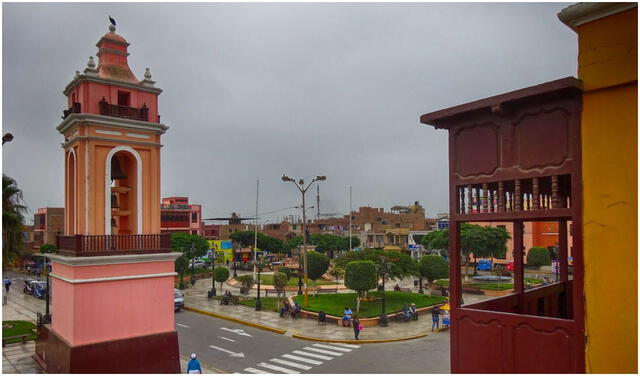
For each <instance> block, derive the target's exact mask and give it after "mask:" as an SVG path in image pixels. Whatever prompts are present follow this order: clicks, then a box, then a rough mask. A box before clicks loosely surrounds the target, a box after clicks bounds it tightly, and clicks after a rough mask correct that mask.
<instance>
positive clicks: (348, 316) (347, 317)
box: [342, 307, 353, 327]
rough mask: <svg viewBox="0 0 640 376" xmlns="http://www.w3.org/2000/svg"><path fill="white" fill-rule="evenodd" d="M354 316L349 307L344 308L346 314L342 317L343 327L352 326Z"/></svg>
mask: <svg viewBox="0 0 640 376" xmlns="http://www.w3.org/2000/svg"><path fill="white" fill-rule="evenodd" d="M352 314H353V312H352V311H351V310H350V309H349V307H344V314H343V315H342V327H345V326H346V327H349V326H351V315H352ZM345 322H346V323H347V325H345V324H344V323H345Z"/></svg>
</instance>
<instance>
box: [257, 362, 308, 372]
mask: <svg viewBox="0 0 640 376" xmlns="http://www.w3.org/2000/svg"><path fill="white" fill-rule="evenodd" d="M258 367H262V368H269V369H272V370H274V371H280V372H284V373H300V372H298V371H294V370H290V369H289V368H284V367H278V366H274V365H273V364H269V363H265V362H262V363H260V364H258Z"/></svg>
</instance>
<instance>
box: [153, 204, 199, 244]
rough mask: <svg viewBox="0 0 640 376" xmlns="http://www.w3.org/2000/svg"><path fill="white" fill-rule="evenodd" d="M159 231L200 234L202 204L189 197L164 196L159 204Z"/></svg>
mask: <svg viewBox="0 0 640 376" xmlns="http://www.w3.org/2000/svg"><path fill="white" fill-rule="evenodd" d="M160 231H161V232H163V233H167V232H170V233H175V232H182V233H186V234H196V235H202V234H203V233H202V206H201V205H196V204H189V197H166V198H163V199H162V204H160Z"/></svg>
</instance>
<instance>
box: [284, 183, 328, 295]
mask: <svg viewBox="0 0 640 376" xmlns="http://www.w3.org/2000/svg"><path fill="white" fill-rule="evenodd" d="M325 180H327V177H326V176H316V177H315V179H313V180H311V183H309V184H307V186H306V187H305V185H304V180H303V179H300V180H299V181H298V182H296V181H295V180H294V179H292V178H290V177H288V176H287V175H284V174H283V175H282V181H284V182H289V181H290V182H292V183H293V184H294V185H295V186H296V188H298V190H299V191H300V193H301V194H302V244H303V246H302V247H303V248H302V251H303V252H304V306H305V307H307V306H308V305H309V284H308V276H307V231H306V224H307V215H306V211H305V199H304V194H305V193H307V190H308V189H309V187H311V185H312V184H313V183H315V182H317V181H325ZM298 286H300V285H299V284H298ZM299 292H300V290H298V293H299Z"/></svg>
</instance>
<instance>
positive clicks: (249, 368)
mask: <svg viewBox="0 0 640 376" xmlns="http://www.w3.org/2000/svg"><path fill="white" fill-rule="evenodd" d="M244 370H245V371H247V372H251V373H271V372H267V371H260V370H259V369H255V368H251V367H247V368H245V369H244Z"/></svg>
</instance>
